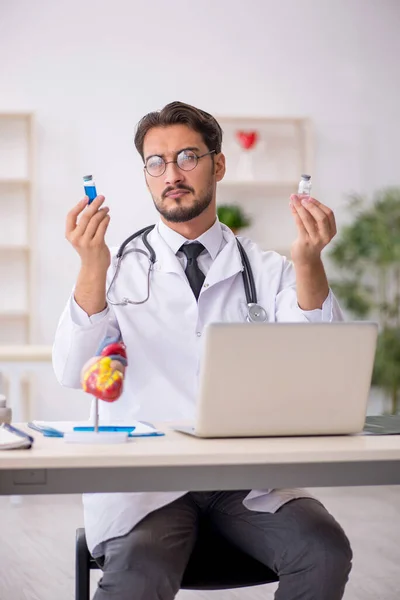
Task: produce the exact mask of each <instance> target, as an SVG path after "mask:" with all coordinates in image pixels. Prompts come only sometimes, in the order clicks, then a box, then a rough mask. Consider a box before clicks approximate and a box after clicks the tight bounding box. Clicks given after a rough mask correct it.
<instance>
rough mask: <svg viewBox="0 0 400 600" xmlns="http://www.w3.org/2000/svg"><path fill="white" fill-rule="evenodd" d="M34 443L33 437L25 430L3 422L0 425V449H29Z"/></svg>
mask: <svg viewBox="0 0 400 600" xmlns="http://www.w3.org/2000/svg"><path fill="white" fill-rule="evenodd" d="M32 444H33V438H32V437H31V436H29V435H27V434H26V433H25V432H24V431H21V430H20V429H17V428H16V427H13V426H12V425H8V424H7V423H2V424H1V425H0V450H17V449H24V448H25V449H28V448H30V447H31V446H32Z"/></svg>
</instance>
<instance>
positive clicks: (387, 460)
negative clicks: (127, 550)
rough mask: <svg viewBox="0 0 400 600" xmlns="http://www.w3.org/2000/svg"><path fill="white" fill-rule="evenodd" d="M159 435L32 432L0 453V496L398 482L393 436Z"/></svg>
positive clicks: (397, 440)
mask: <svg viewBox="0 0 400 600" xmlns="http://www.w3.org/2000/svg"><path fill="white" fill-rule="evenodd" d="M157 427H159V428H160V429H162V430H163V431H165V432H166V433H167V435H165V436H164V437H151V438H136V439H132V440H130V441H129V443H126V444H119V445H110V446H99V445H95V446H90V445H77V444H66V443H65V442H64V440H63V439H62V438H45V437H43V436H42V435H41V434H39V433H36V432H31V430H29V431H30V432H31V433H33V435H34V437H35V444H34V446H33V448H32V449H31V450H13V451H2V452H0V494H1V495H5V494H72V493H81V492H138V491H176V490H214V489H217V490H218V489H225V490H229V489H263V488H272V487H273V488H279V487H324V486H328V487H330V486H347V485H351V486H353V485H389V484H400V436H332V437H308V438H301V437H298V438H253V439H225V440H223V439H219V440H202V439H196V438H192V437H190V436H187V435H185V434H183V433H178V432H174V431H171V430H170V428H169V425H166V424H162V423H161V424H157Z"/></svg>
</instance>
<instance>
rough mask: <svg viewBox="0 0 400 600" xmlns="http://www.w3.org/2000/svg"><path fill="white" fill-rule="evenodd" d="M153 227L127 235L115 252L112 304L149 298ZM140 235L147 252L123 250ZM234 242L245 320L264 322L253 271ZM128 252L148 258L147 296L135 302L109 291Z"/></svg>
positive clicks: (241, 247)
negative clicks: (245, 310)
mask: <svg viewBox="0 0 400 600" xmlns="http://www.w3.org/2000/svg"><path fill="white" fill-rule="evenodd" d="M154 227H155V225H148V226H147V227H144V228H143V229H140V230H139V231H136V232H135V233H134V234H132V235H131V236H129V237H128V238H127V239H126V240H125V241H124V242H123V243H122V244H121V246H120V247H119V250H118V252H117V254H116V259H117V264H116V267H115V273H114V277H113V278H112V280H111V283H110V285H109V286H108V290H107V300H108V302H109V303H110V304H112V305H114V306H126V305H127V304H144V303H145V302H147V300H148V299H149V298H150V274H151V271H152V270H153V267H154V264H155V262H156V260H157V258H156V253H155V251H154V248H153V247H152V245H151V244H150V242H149V240H148V239H147V238H148V235H149V233H150V232H151V231H152V230H153V229H154ZM140 236H141V237H142V242H143V245H144V246H145V248H146V249H147V250H148V254H147V252H145V251H144V250H141V249H139V248H131V249H130V250H126V251H125V248H126V247H127V246H128V244H130V243H131V242H132V241H133V240H134V239H135V238H137V237H140ZM236 243H237V247H238V250H239V253H240V258H241V261H242V277H243V285H244V291H245V294H246V302H247V317H246V320H247V321H249V322H250V323H265V322H266V321H267V320H268V317H267V313H266V311H265V310H264V308H263V307H262V306H260V305H259V304H258V303H257V292H256V286H255V283H254V276H253V271H252V269H251V266H250V262H249V259H248V256H247V254H246V252H245V250H244V248H243V246H242V244H241V243H240V242H239V240H238V239H237V238H236ZM130 252H139V253H140V254H144V256H146V257H147V258H148V259H149V270H148V272H147V296H146V298H145V299H144V300H140V301H136V302H135V301H134V300H130V299H129V298H122V299H121V300H120V301H115V300H111V298H110V291H111V288H112V286H113V285H114V282H115V280H116V278H117V276H118V273H119V270H120V268H121V263H122V260H123V258H124V257H125V256H127V255H128V254H129V253H130Z"/></svg>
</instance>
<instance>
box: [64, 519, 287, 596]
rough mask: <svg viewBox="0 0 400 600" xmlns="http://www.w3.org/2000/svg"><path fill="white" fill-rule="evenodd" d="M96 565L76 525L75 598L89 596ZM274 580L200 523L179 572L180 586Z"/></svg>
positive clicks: (224, 585)
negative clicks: (188, 553) (190, 552)
mask: <svg viewBox="0 0 400 600" xmlns="http://www.w3.org/2000/svg"><path fill="white" fill-rule="evenodd" d="M221 557H223V559H222V560H221ZM99 568H100V567H99V566H98V564H97V563H96V561H95V560H94V558H93V557H92V556H91V554H90V553H89V550H88V547H87V544H86V536H85V530H84V529H83V528H81V529H77V531H76V554H75V600H89V598H90V570H91V569H99ZM274 581H278V576H277V575H276V573H274V572H273V571H271V570H270V569H268V567H266V566H265V565H263V564H262V563H260V562H259V561H258V560H255V559H254V558H252V557H250V556H249V555H248V554H246V553H245V552H243V551H242V550H239V548H236V546H233V545H232V544H231V543H230V542H228V541H227V540H225V539H224V538H223V537H222V536H220V535H219V534H218V533H217V532H215V531H213V530H212V529H211V528H209V527H207V526H202V527H201V528H200V535H199V537H198V540H197V542H196V545H195V547H194V549H193V552H192V555H191V557H190V560H189V563H188V565H187V567H186V570H185V573H184V575H183V579H182V583H181V589H185V590H189V589H190V590H224V589H233V588H240V587H250V586H255V585H263V584H266V583H272V582H274Z"/></svg>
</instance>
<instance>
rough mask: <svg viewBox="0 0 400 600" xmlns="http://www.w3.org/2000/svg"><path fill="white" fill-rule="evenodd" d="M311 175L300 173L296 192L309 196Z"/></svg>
mask: <svg viewBox="0 0 400 600" xmlns="http://www.w3.org/2000/svg"><path fill="white" fill-rule="evenodd" d="M311 186H312V184H311V175H305V174H304V175H302V176H301V179H300V181H299V189H298V192H297V193H298V194H299V195H300V194H301V195H303V196H311Z"/></svg>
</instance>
